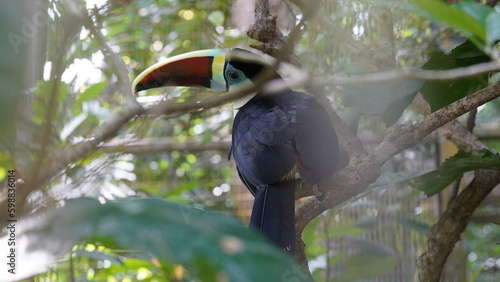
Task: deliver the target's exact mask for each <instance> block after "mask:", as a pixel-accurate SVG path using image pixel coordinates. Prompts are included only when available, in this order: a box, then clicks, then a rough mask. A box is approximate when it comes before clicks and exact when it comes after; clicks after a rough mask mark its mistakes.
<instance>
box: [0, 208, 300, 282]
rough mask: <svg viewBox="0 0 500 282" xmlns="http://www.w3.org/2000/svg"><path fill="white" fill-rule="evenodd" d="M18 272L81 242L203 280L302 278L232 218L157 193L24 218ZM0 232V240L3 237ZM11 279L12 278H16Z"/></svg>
mask: <svg viewBox="0 0 500 282" xmlns="http://www.w3.org/2000/svg"><path fill="white" fill-rule="evenodd" d="M22 224H23V226H22V229H23V232H20V233H19V235H18V236H19V237H18V243H19V244H20V245H23V244H24V245H26V244H27V249H23V248H20V249H19V251H21V250H25V253H19V257H22V258H23V261H24V263H26V265H28V264H29V265H30V267H25V268H19V271H25V273H24V276H20V277H19V278H21V277H26V275H32V274H35V273H36V272H37V271H41V270H43V268H46V267H47V266H48V264H49V263H50V262H51V261H52V260H53V259H55V258H57V257H58V256H60V255H62V254H64V253H66V252H68V251H70V250H71V248H72V246H73V245H74V244H75V243H76V242H80V241H82V240H84V241H86V242H88V243H93V242H100V243H101V244H104V245H105V246H106V247H108V248H124V249H129V250H136V251H142V252H146V253H149V254H151V255H152V256H154V257H156V258H157V259H158V260H159V261H160V262H165V263H167V262H173V263H176V264H181V265H183V266H184V267H186V268H187V269H188V270H189V271H190V272H191V273H192V274H193V275H194V276H196V277H199V278H202V279H203V281H219V280H220V279H221V277H224V280H228V281H266V280H267V281H282V279H284V277H288V278H290V279H292V278H293V277H299V278H300V277H303V275H304V274H303V273H302V272H301V270H300V269H299V267H298V266H297V265H295V264H294V263H293V262H292V261H291V259H290V258H289V257H287V256H286V255H285V254H284V253H283V252H281V251H280V250H278V249H277V248H275V247H273V246H271V245H270V244H269V243H267V242H266V241H265V240H264V238H262V236H260V235H259V234H257V233H256V232H254V231H252V230H250V229H248V228H247V227H245V226H243V225H242V224H241V223H240V222H239V221H238V220H236V219H235V218H233V217H230V216H227V215H222V214H216V213H211V212H205V211H201V210H198V209H194V208H191V207H188V206H185V205H181V204H178V203H175V202H166V201H162V200H158V199H127V200H118V201H113V202H108V203H105V204H100V203H99V202H98V201H96V200H93V199H75V200H70V201H68V202H66V204H65V205H64V206H63V207H61V208H57V209H52V210H49V211H48V212H46V214H44V215H43V216H42V217H40V215H37V216H33V217H31V218H26V219H24V220H23V221H22ZM6 239H7V238H5V237H4V238H2V240H0V241H2V242H1V243H5V244H6V243H7V242H6V241H5V242H4V240H6ZM16 278H17V277H16Z"/></svg>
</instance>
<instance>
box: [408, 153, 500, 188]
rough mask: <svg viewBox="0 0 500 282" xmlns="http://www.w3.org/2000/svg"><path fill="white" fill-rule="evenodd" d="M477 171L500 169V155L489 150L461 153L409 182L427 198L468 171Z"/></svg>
mask: <svg viewBox="0 0 500 282" xmlns="http://www.w3.org/2000/svg"><path fill="white" fill-rule="evenodd" d="M476 169H500V155H499V154H498V153H497V154H494V153H492V152H490V151H488V150H481V151H474V152H471V153H466V152H463V151H459V152H458V153H457V154H456V155H454V156H453V157H450V158H448V159H447V160H446V161H445V162H444V163H443V164H442V165H441V167H440V168H438V169H437V170H434V171H431V172H429V173H426V174H424V175H421V176H419V177H416V178H413V179H411V180H409V181H408V182H409V184H410V185H412V186H413V187H414V188H416V189H418V190H421V191H423V192H424V193H425V194H426V195H427V196H432V195H434V194H437V193H439V192H440V191H441V190H443V189H444V188H446V187H447V186H448V185H450V184H451V183H452V182H453V181H455V179H457V178H458V177H459V176H460V175H462V174H464V173H465V172H467V171H472V170H476Z"/></svg>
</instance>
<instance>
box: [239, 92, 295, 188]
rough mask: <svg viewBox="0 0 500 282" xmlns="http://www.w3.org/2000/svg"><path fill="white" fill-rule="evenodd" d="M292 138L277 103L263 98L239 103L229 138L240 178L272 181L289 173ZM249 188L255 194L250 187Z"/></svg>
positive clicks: (292, 162)
mask: <svg viewBox="0 0 500 282" xmlns="http://www.w3.org/2000/svg"><path fill="white" fill-rule="evenodd" d="M292 139H293V132H292V131H291V128H290V123H289V120H288V118H287V116H286V115H285V113H284V112H283V111H282V110H281V109H280V108H279V107H277V106H276V105H274V104H272V103H270V102H269V101H267V99H264V100H257V101H252V102H251V103H250V102H249V103H247V104H246V105H245V106H243V107H242V108H241V109H240V110H239V111H238V114H237V115H236V117H235V120H234V125H233V139H232V152H233V156H234V160H235V162H236V166H237V167H238V171H239V174H240V176H241V178H242V180H243V182H245V183H248V182H249V183H251V184H252V185H253V186H259V185H262V184H272V183H276V182H279V181H280V180H281V179H282V178H283V176H285V175H287V174H288V173H290V171H292V169H293V168H294V167H295V164H296V160H297V157H296V153H295V150H294V148H293V144H292ZM247 187H248V185H247ZM249 189H250V190H251V191H252V192H253V193H254V194H255V189H254V188H252V187H249Z"/></svg>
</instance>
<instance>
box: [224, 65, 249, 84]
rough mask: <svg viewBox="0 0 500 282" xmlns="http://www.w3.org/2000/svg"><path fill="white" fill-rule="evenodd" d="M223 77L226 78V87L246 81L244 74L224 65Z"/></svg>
mask: <svg viewBox="0 0 500 282" xmlns="http://www.w3.org/2000/svg"><path fill="white" fill-rule="evenodd" d="M224 76H225V77H226V81H227V84H228V85H236V84H239V83H242V82H243V81H245V80H247V77H246V76H245V74H244V73H243V72H242V71H241V70H239V69H237V68H235V67H233V66H232V65H231V64H227V65H226V69H225V71H224Z"/></svg>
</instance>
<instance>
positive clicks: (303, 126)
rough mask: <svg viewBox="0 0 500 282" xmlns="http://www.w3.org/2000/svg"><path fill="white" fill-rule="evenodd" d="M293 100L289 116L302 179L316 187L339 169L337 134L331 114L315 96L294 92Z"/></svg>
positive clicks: (288, 112)
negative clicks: (329, 114)
mask: <svg viewBox="0 0 500 282" xmlns="http://www.w3.org/2000/svg"><path fill="white" fill-rule="evenodd" d="M294 97H295V98H294V99H293V101H292V103H290V106H289V108H288V111H287V115H288V116H289V119H290V121H291V128H292V131H293V134H294V140H295V148H296V150H297V154H298V158H299V159H300V176H301V178H302V179H303V180H305V181H306V182H307V183H308V184H309V185H314V184H316V183H318V182H319V181H320V180H322V179H324V178H326V177H328V176H330V175H332V174H333V173H334V172H335V170H336V168H337V161H338V158H339V147H338V146H339V145H338V139H337V134H336V133H335V129H334V127H333V125H332V123H331V121H330V118H329V116H328V113H327V112H326V110H325V109H324V108H323V106H321V104H319V102H318V101H317V100H316V99H315V98H314V97H312V96H310V95H306V94H304V93H300V92H294Z"/></svg>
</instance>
